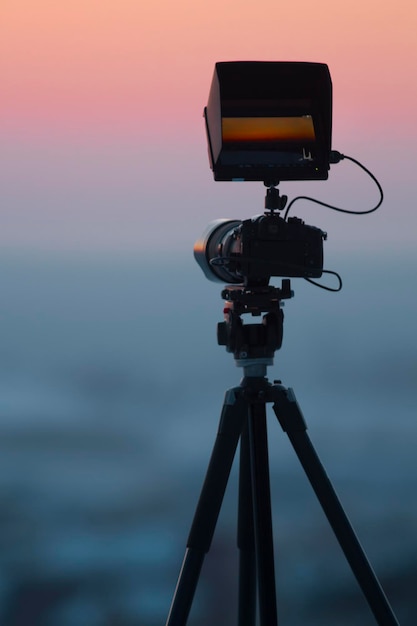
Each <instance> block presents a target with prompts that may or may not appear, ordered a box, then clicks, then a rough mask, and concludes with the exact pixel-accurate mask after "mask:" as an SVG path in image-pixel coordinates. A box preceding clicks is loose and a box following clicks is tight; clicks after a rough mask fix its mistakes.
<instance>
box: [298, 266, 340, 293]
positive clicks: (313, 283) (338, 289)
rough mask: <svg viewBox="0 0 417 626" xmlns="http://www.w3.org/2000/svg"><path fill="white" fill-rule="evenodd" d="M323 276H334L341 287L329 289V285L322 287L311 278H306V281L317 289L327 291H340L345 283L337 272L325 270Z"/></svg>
mask: <svg viewBox="0 0 417 626" xmlns="http://www.w3.org/2000/svg"><path fill="white" fill-rule="evenodd" d="M323 274H333V276H336V278H337V280H338V281H339V286H338V287H328V286H327V285H322V284H321V283H318V282H316V281H315V280H312V279H311V278H305V277H304V280H306V281H307V282H309V283H311V284H312V285H315V287H320V289H325V290H326V291H334V292H337V291H340V290H341V289H342V287H343V282H342V277H341V276H340V274H338V273H337V272H332V271H331V270H323Z"/></svg>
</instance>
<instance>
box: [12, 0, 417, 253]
mask: <svg viewBox="0 0 417 626" xmlns="http://www.w3.org/2000/svg"><path fill="white" fill-rule="evenodd" d="M401 5H402V8H401V7H398V6H397V7H395V6H392V5H390V6H382V5H380V4H377V3H376V2H374V1H369V2H359V1H358V0H355V1H354V2H352V3H350V4H349V5H346V6H345V7H343V9H342V10H341V8H340V6H335V5H334V3H331V2H329V0H320V1H319V2H318V3H316V4H315V5H314V6H313V5H311V3H309V2H306V1H302V2H301V3H298V4H297V7H296V8H294V7H290V6H282V7H281V6H279V7H278V5H277V4H276V2H272V0H261V2H260V3H257V5H256V7H254V6H253V3H250V2H239V3H236V2H234V1H231V2H224V1H223V2H220V0H215V1H214V2H211V3H210V4H196V3H194V2H191V1H190V0H180V1H179V2H177V3H175V5H174V4H171V3H168V2H167V1H166V0H165V1H161V2H156V3H153V4H152V5H149V6H148V5H146V6H145V5H143V3H138V2H136V1H133V0H122V1H121V2H117V3H116V2H114V0H106V1H104V2H98V1H97V0H89V1H88V2H82V1H81V0H72V1H71V2H68V1H67V2H63V3H59V4H56V3H53V2H50V1H49V0H40V1H39V2H36V4H35V3H32V2H30V1H29V0H17V1H16V0H14V1H13V0H5V1H4V2H3V3H2V8H1V9H0V35H1V36H0V40H1V43H0V74H1V76H2V83H3V96H2V102H1V104H0V116H1V121H0V138H1V141H2V151H1V161H2V168H1V169H2V173H1V181H0V183H1V187H0V188H1V191H0V198H1V210H0V245H1V246H2V247H3V248H7V249H15V250H18V249H20V250H59V249H63V250H64V249H67V250H72V251H74V252H77V251H82V250H84V251H88V250H89V251H92V252H94V251H95V250H96V251H97V252H98V251H100V250H101V251H106V250H111V251H114V252H117V251H118V250H119V251H122V250H131V251H134V250H139V249H143V250H153V249H156V250H170V251H174V250H181V249H183V248H184V246H188V247H189V246H190V245H192V243H193V242H194V240H195V239H196V238H198V236H199V235H200V232H201V230H202V229H204V227H205V225H206V224H207V223H208V222H210V221H211V220H213V219H216V218H218V217H224V216H226V217H238V218H242V219H245V218H247V217H250V216H251V215H254V214H257V213H260V212H262V207H263V196H264V190H263V189H262V188H261V186H260V185H257V184H253V183H245V184H244V185H243V186H239V185H235V184H233V183H227V184H226V183H214V182H213V179H212V174H211V172H210V169H209V164H208V159H207V147H206V138H205V131H204V123H203V118H202V111H203V107H204V106H205V104H206V101H207V97H208V91H209V87H210V84H211V79H212V74H213V69H214V64H215V63H216V62H217V61H221V60H252V59H254V60H305V61H314V62H324V63H327V64H328V65H329V68H330V73H331V76H332V82H333V148H334V149H337V150H340V151H341V152H343V153H345V154H348V155H349V156H353V157H355V158H357V159H358V160H359V161H361V162H363V163H364V165H365V166H366V167H368V168H369V169H370V170H371V171H372V172H373V173H374V174H375V175H376V176H377V177H378V178H379V179H380V181H381V184H382V185H383V187H384V191H385V195H386V198H385V202H384V204H383V207H382V208H381V210H380V212H378V213H376V214H374V215H372V216H369V217H363V218H359V217H355V216H353V217H345V216H340V215H337V216H336V215H332V214H330V212H329V211H327V210H325V209H323V210H322V209H320V210H318V209H317V207H312V206H309V207H305V206H302V205H301V203H300V204H299V206H297V207H296V208H294V210H295V211H296V212H297V213H298V214H300V217H303V219H305V220H306V221H307V222H308V223H311V224H315V225H319V226H320V227H322V228H324V230H326V229H327V228H328V229H329V230H332V232H333V233H334V236H335V237H336V239H337V240H338V241H339V245H340V246H341V247H347V248H349V246H350V245H354V242H356V244H355V245H357V246H358V245H359V246H360V245H364V246H366V245H368V246H372V245H373V243H375V246H377V245H378V241H380V242H381V245H382V246H384V245H387V244H389V243H390V242H393V244H394V245H395V246H397V247H404V246H406V247H409V248H412V247H413V245H414V243H415V235H414V231H415V226H416V218H415V210H414V206H413V204H414V198H413V193H414V189H413V187H414V185H413V183H414V150H413V148H414V141H415V138H416V135H417V127H416V126H415V125H413V124H412V122H411V120H412V119H413V116H414V111H415V108H416V105H417V88H416V85H415V81H413V80H411V77H412V76H413V75H414V67H415V62H416V61H417V43H416V41H415V33H414V26H415V23H416V20H415V19H413V18H415V17H416V16H417V8H416V7H415V5H414V4H411V2H403V3H401ZM281 188H282V191H283V193H286V194H287V195H288V196H289V197H290V198H292V197H295V196H296V195H299V194H300V193H302V194H304V193H308V194H312V195H314V196H315V197H318V198H320V199H324V200H329V201H331V202H335V203H336V204H337V205H338V206H347V205H348V206H350V207H353V208H358V209H365V208H368V207H369V206H370V205H371V206H373V204H374V203H375V202H376V200H377V199H378V193H377V190H376V188H375V187H374V185H373V183H372V181H370V180H368V179H367V177H366V176H365V175H364V174H362V173H361V172H360V171H355V168H354V167H351V164H349V165H348V164H346V163H341V164H339V165H338V166H334V168H333V167H332V168H331V171H330V177H329V181H328V182H325V183H314V184H307V183H285V184H284V183H282V185H281ZM398 218H401V219H398ZM411 226H412V227H411ZM332 236H333V235H332Z"/></svg>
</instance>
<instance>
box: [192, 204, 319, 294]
mask: <svg viewBox="0 0 417 626" xmlns="http://www.w3.org/2000/svg"><path fill="white" fill-rule="evenodd" d="M326 237H327V235H326V233H325V232H323V231H322V230H321V229H320V228H317V227H315V226H308V225H307V224H305V223H304V222H303V220H301V219H299V218H297V217H290V218H289V219H288V220H284V219H283V218H282V217H280V216H279V215H276V214H274V213H270V214H268V213H266V214H264V215H258V216H255V217H253V218H250V219H247V220H243V221H239V220H223V219H220V220H215V221H214V222H212V223H211V224H209V226H208V227H207V229H206V231H205V232H204V233H203V235H202V237H201V238H200V239H199V240H198V241H197V242H196V244H195V246H194V256H195V259H196V261H197V263H198V264H199V265H200V267H201V269H202V270H203V272H204V274H205V276H206V277H207V278H208V279H209V280H213V281H216V282H223V283H230V284H243V285H247V286H263V285H267V284H268V282H269V279H270V278H271V276H286V277H301V278H319V277H320V276H321V275H322V272H323V240H325V239H326Z"/></svg>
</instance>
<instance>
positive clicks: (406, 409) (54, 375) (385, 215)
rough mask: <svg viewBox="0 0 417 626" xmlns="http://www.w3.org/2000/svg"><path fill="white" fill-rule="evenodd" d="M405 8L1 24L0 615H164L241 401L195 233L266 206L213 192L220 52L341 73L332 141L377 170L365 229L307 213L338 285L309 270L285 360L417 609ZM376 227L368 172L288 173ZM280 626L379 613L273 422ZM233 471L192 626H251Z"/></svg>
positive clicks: (322, 450)
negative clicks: (241, 619) (306, 178)
mask: <svg viewBox="0 0 417 626" xmlns="http://www.w3.org/2000/svg"><path fill="white" fill-rule="evenodd" d="M416 11H417V9H416V5H415V3H413V4H412V3H410V2H405V3H403V4H401V3H400V5H399V6H396V5H388V4H387V5H381V4H380V3H378V4H377V3H374V2H373V0H372V1H371V0H370V1H369V2H363V1H361V2H359V0H353V1H352V2H350V3H349V5H346V6H345V7H342V6H341V5H340V6H339V5H337V6H336V5H334V3H330V2H328V0H319V1H318V2H317V3H315V4H314V5H312V4H311V3H307V2H305V1H304V0H303V1H302V2H301V3H297V4H296V5H294V6H293V7H292V6H286V7H281V6H278V5H277V3H276V1H275V0H274V1H273V2H272V0H261V2H258V3H256V6H255V5H253V3H245V2H240V3H239V7H238V10H237V11H236V7H235V6H234V3H233V2H230V3H225V2H224V0H221V2H220V0H219V1H217V0H213V2H211V3H210V4H209V3H207V4H205V3H196V2H190V1H189V0H179V1H178V2H176V3H175V4H173V3H167V2H165V1H164V0H162V1H161V2H155V3H151V4H149V3H148V4H146V3H141V2H140V3H133V2H130V0H119V1H118V2H117V3H115V2H113V1H112V0H106V2H100V3H97V2H95V1H92V2H85V1H82V2H81V0H72V1H71V2H68V3H65V2H62V3H50V2H48V1H47V0H39V1H38V2H36V3H33V2H30V1H29V0H22V1H21V2H20V1H19V2H16V1H15V0H4V2H3V4H2V9H1V13H0V31H1V32H0V34H1V37H0V75H1V82H2V85H3V89H2V91H3V94H2V98H1V102H0V146H1V147H0V545H1V550H0V623H1V624H2V626H84V625H85V626H110V625H111V626H133V625H135V626H157V625H160V624H163V623H164V620H165V617H166V614H167V612H168V607H169V604H170V601H171V597H172V593H173V590H174V586H175V582H176V578H177V575H178V571H179V567H180V563H181V561H182V557H183V552H184V548H185V542H186V538H187V535H188V531H189V527H190V523H191V520H192V516H193V513H194V507H195V505H196V502H197V498H198V495H199V492H200V488H201V485H202V482H203V478H204V474H205V470H206V467H207V463H208V460H209V456H210V452H211V448H212V445H213V442H214V438H215V434H216V431H217V426H218V419H219V415H220V410H221V406H222V402H223V396H224V392H225V390H226V389H227V388H229V387H232V386H235V385H236V384H238V382H239V380H240V378H241V371H240V370H239V369H237V368H236V367H235V364H234V362H233V358H232V357H231V356H230V355H228V354H227V353H226V352H225V350H224V348H222V347H219V346H218V345H217V344H216V332H215V331H216V324H217V322H218V321H221V319H222V309H223V304H222V300H221V298H220V291H221V285H220V284H214V283H210V282H209V281H207V280H206V278H205V277H204V276H203V274H202V272H201V271H200V269H199V268H198V266H197V264H196V263H195V261H194V259H193V256H192V249H193V244H194V242H195V240H196V239H197V238H198V237H199V236H200V235H201V233H202V231H203V230H204V228H205V227H206V225H207V224H208V223H209V222H210V221H212V220H214V219H216V218H221V217H230V218H237V219H246V218H248V217H250V216H252V215H255V214H258V213H261V212H262V210H263V202H264V188H263V186H262V185H260V184H255V183H246V184H232V183H230V184H226V183H214V182H213V180H212V176H211V172H210V170H209V165H208V159H207V151H206V141H205V135H204V124H203V118H202V110H203V107H204V105H205V104H206V99H207V95H208V90H209V86H210V82H211V77H212V71H213V67H214V63H215V62H216V61H220V60H234V59H236V60H237V59H260V60H262V59H265V60H308V61H310V60H311V61H319V62H326V63H328V64H329V68H330V72H331V75H332V80H333V86H334V109H333V110H334V119H333V148H334V149H336V150H339V151H341V152H343V153H345V154H347V155H349V156H352V157H354V158H357V159H359V160H360V161H362V162H363V163H364V164H365V165H366V166H367V167H369V168H370V169H371V170H372V172H374V173H375V175H376V176H377V177H378V178H379V180H380V181H381V183H382V186H383V188H384V192H385V201H384V203H383V205H382V207H381V208H380V209H379V210H378V211H377V212H376V213H374V214H371V215H367V216H347V215H343V214H338V213H334V212H332V211H330V210H328V209H324V208H322V207H318V206H317V205H314V204H309V203H307V202H298V203H296V204H295V205H294V208H293V211H292V213H293V215H297V216H299V217H301V218H303V219H304V220H305V221H306V223H308V224H311V225H314V226H318V227H320V228H322V229H323V230H325V231H327V232H328V241H326V243H325V267H326V268H327V269H330V270H336V271H338V272H339V273H340V274H341V275H342V278H343V281H344V287H343V290H342V291H341V292H340V293H337V294H334V293H328V292H325V291H322V290H320V289H317V288H315V287H313V286H312V285H310V284H308V283H306V282H305V281H302V280H294V281H293V289H294V290H295V297H294V299H292V300H290V301H288V302H286V306H285V324H284V344H283V347H282V349H281V350H280V351H279V352H278V353H277V355H276V358H275V365H274V366H273V368H271V369H270V372H269V375H270V378H271V380H272V379H274V378H281V379H282V381H283V383H284V384H285V385H286V386H291V387H293V388H294V390H295V392H296V395H297V398H298V400H299V402H300V404H301V407H302V409H303V411H304V414H305V417H306V420H307V423H308V426H309V433H310V436H311V438H312V441H313V443H314V444H315V446H316V448H317V451H318V453H319V455H320V457H321V458H322V460H323V463H324V465H325V467H326V469H327V471H328V473H329V476H330V477H331V479H332V480H333V482H334V485H335V487H336V490H337V492H338V493H339V495H340V497H341V500H342V502H343V504H344V506H345V508H346V511H347V513H348V515H349V517H350V518H351V521H352V523H353V525H354V527H355V529H356V531H357V533H358V535H359V538H360V539H361V541H362V543H363V545H364V547H365V549H366V552H367V554H368V556H369V558H370V560H371V562H372V563H373V565H374V567H375V569H376V572H377V574H378V575H379V577H380V579H381V582H382V584H383V586H384V589H385V590H386V592H387V594H388V596H389V598H390V600H391V602H392V604H393V607H394V609H395V611H396V613H397V615H398V618H399V621H400V623H401V624H402V626H414V624H415V618H416V615H417V600H416V594H415V589H416V584H417V531H416V528H417V497H416V494H417V456H416V453H415V448H416V443H417V419H416V418H417V415H416V408H415V407H416V401H417V342H416V318H417V296H416V286H417V270H416V267H417V248H416V242H417V235H416V231H417V218H416V215H417V213H416V202H415V163H416V158H415V143H416V133H417V128H416V126H415V121H414V120H415V110H416V106H417V91H416V83H415V80H413V79H412V77H413V76H414V75H415V67H416V62H417V46H416V39H415V26H414V24H415V21H416V20H415V16H416V15H415V14H416ZM281 191H282V193H285V194H288V196H289V197H290V198H293V197H295V196H297V195H300V194H302V195H311V196H313V197H315V198H319V199H322V200H325V201H328V202H333V203H334V204H336V205H337V206H341V207H343V208H351V209H353V210H364V209H367V208H370V207H372V206H374V205H375V204H376V202H377V201H378V192H377V189H376V187H375V185H374V184H373V182H372V181H371V180H370V179H369V178H367V177H366V175H365V174H364V173H363V172H361V171H360V170H359V169H358V168H356V167H355V166H354V165H353V164H352V163H349V162H346V161H344V162H342V163H340V164H338V165H336V166H332V169H331V172H330V177H329V180H328V181H326V182H319V183H318V182H315V183H301V182H300V183H287V184H281ZM268 425H269V436H270V461H271V481H272V499H273V515H274V531H275V544H276V563H277V588H278V606H279V615H280V618H282V623H285V624H292V625H293V626H296V625H298V624H305V623H308V624H310V625H317V626H325V625H326V624H332V625H334V624H337V625H338V626H345V625H346V626H347V625H352V624H355V625H356V624H361V626H362V625H364V626H367V625H368V624H369V626H371V625H372V624H374V620H373V618H372V616H371V615H370V613H369V610H368V608H367V607H366V604H365V602H364V600H363V598H362V596H361V593H360V592H359V590H358V587H357V584H356V582H355V581H354V579H353V577H352V575H351V573H350V571H349V569H348V567H347V565H346V563H345V560H344V558H343V555H342V553H341V551H340V549H339V547H338V546H337V545H336V542H335V539H334V537H333V535H332V533H331V531H330V529H329V527H328V524H327V522H326V520H325V519H324V516H323V514H322V512H321V510H320V508H319V506H318V504H317V502H316V500H315V498H314V496H313V494H312V492H311V489H310V487H309V485H308V484H307V480H306V478H305V476H304V475H303V473H302V471H301V469H300V467H299V464H298V462H297V460H296V458H295V454H294V453H293V451H292V449H291V447H290V444H289V442H288V441H287V440H286V437H285V435H284V434H283V433H282V431H281V428H280V427H279V426H278V424H277V423H276V420H275V418H274V417H273V416H272V415H271V417H270V419H269V424H268ZM236 552H237V550H236V468H234V470H233V475H232V477H231V480H230V485H229V487H228V491H227V493H226V498H225V502H224V506H223V508H222V512H221V516H220V519H219V523H218V528H217V531H216V534H215V538H214V542H213V546H212V549H211V551H210V553H209V555H208V557H207V559H206V561H205V564H204V568H203V571H202V576H201V581H200V585H199V588H198V591H197V595H196V599H195V602H194V605H193V612H192V615H191V617H190V624H191V623H192V624H196V625H198V626H208V625H210V626H213V624H231V623H233V622H235V607H236V584H237V563H236Z"/></svg>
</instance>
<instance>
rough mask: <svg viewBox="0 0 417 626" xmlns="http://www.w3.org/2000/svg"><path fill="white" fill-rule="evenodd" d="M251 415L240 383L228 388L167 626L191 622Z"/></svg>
mask: <svg viewBox="0 0 417 626" xmlns="http://www.w3.org/2000/svg"><path fill="white" fill-rule="evenodd" d="M247 415H248V408H247V403H246V401H245V400H244V398H243V394H242V390H241V389H240V387H236V388H234V389H230V390H229V391H228V392H226V397H225V401H224V404H223V409H222V414H221V418H220V425H219V429H218V433H217V437H216V441H215V444H214V448H213V452H212V455H211V459H210V463H209V467H208V470H207V474H206V478H205V481H204V484H203V488H202V491H201V494H200V499H199V501H198V504H197V509H196V512H195V515H194V519H193V523H192V526H191V530H190V534H189V536H188V541H187V550H186V553H185V557H184V561H183V564H182V568H181V572H180V575H179V578H178V583H177V587H176V589H175V592H174V597H173V600H172V604H171V608H170V611H169V615H168V618H167V621H166V626H183V625H185V624H186V622H187V619H188V615H189V612H190V609H191V605H192V601H193V598H194V593H195V590H196V587H197V583H198V578H199V575H200V570H201V567H202V564H203V560H204V557H205V555H206V553H207V552H208V550H209V548H210V545H211V541H212V538H213V534H214V530H215V527H216V522H217V518H218V516H219V513H220V508H221V504H222V501H223V496H224V492H225V490H226V486H227V481H228V479H229V475H230V470H231V467H232V463H233V459H234V456H235V452H236V448H237V444H238V441H239V437H240V435H241V432H242V429H243V425H244V423H245V420H246V419H247Z"/></svg>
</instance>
